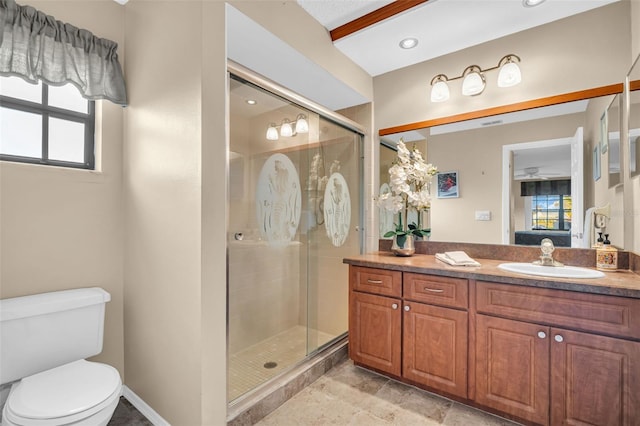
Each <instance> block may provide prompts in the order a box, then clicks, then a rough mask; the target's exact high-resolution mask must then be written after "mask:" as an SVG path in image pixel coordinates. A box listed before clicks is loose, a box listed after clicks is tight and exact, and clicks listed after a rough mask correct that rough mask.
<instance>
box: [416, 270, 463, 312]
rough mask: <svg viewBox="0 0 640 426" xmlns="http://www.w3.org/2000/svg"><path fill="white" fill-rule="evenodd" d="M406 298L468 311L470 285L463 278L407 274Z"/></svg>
mask: <svg viewBox="0 0 640 426" xmlns="http://www.w3.org/2000/svg"><path fill="white" fill-rule="evenodd" d="M404 298H405V299H408V300H414V301H416V302H425V303H429V304H432V305H440V306H449V307H452V308H462V309H467V307H468V306H469V284H468V282H467V280H465V279H462V278H449V277H439V276H435V275H422V274H413V273H409V272H405V274H404Z"/></svg>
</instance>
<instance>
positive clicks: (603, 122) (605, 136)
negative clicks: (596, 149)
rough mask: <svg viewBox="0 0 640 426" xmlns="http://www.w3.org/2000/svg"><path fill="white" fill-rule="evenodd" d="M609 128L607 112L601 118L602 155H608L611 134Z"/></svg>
mask: <svg viewBox="0 0 640 426" xmlns="http://www.w3.org/2000/svg"><path fill="white" fill-rule="evenodd" d="M607 128H608V126H607V112H606V111H605V112H604V114H602V117H600V153H601V154H606V152H607V150H608V149H609V137H608V136H609V132H608V129H607Z"/></svg>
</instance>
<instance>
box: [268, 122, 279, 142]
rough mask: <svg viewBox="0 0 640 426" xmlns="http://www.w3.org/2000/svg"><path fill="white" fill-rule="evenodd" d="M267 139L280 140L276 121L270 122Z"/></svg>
mask: <svg viewBox="0 0 640 426" xmlns="http://www.w3.org/2000/svg"><path fill="white" fill-rule="evenodd" d="M267 140H269V141H277V140H278V129H276V123H271V124H269V128H268V129H267Z"/></svg>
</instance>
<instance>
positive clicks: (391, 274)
mask: <svg viewBox="0 0 640 426" xmlns="http://www.w3.org/2000/svg"><path fill="white" fill-rule="evenodd" d="M349 273H350V275H351V276H350V279H349V283H350V285H351V290H357V291H364V292H367V293H373V294H382V295H385V296H394V297H401V296H402V295H401V292H402V272H399V271H389V270H386V269H376V268H365V267H362V266H351V267H350V268H349Z"/></svg>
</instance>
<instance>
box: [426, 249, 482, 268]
mask: <svg viewBox="0 0 640 426" xmlns="http://www.w3.org/2000/svg"><path fill="white" fill-rule="evenodd" d="M436 259H438V260H441V261H443V262H445V263H447V264H449V265H453V266H480V263H478V262H476V261H475V260H473V259H472V258H470V257H469V255H468V254H467V253H465V252H463V251H447V252H444V253H436Z"/></svg>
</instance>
